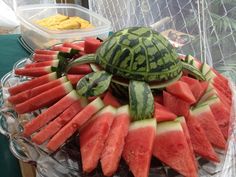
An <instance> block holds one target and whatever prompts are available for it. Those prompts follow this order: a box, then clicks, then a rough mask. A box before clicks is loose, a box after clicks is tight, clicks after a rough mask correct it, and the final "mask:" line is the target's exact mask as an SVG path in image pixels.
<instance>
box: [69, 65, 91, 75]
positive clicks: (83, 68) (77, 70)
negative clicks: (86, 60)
mask: <svg viewBox="0 0 236 177" xmlns="http://www.w3.org/2000/svg"><path fill="white" fill-rule="evenodd" d="M91 72H92V69H91V67H90V65H89V64H83V65H77V66H72V67H71V68H70V70H69V71H68V74H88V73H91Z"/></svg>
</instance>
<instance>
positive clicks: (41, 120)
mask: <svg viewBox="0 0 236 177" xmlns="http://www.w3.org/2000/svg"><path fill="white" fill-rule="evenodd" d="M78 99H79V96H78V94H77V93H76V91H74V90H73V91H71V92H70V93H69V94H67V95H66V96H65V97H63V98H62V99H61V100H59V101H58V102H57V103H55V104H54V105H52V106H51V107H49V108H48V109H47V110H46V111H44V112H43V113H42V114H40V115H38V116H37V117H35V118H34V119H32V120H31V121H29V122H28V123H27V124H25V126H24V132H23V134H24V135H25V136H30V135H31V134H33V133H34V132H35V131H37V130H39V129H40V128H41V127H43V126H45V125H46V124H47V123H48V122H50V121H51V120H52V119H54V118H55V117H57V116H58V115H59V114H61V113H62V112H63V111H64V110H65V109H67V108H68V107H69V106H70V105H72V104H73V103H74V102H76V101H77V100H78Z"/></svg>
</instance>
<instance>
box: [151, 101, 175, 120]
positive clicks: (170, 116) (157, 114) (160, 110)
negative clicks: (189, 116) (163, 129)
mask: <svg viewBox="0 0 236 177" xmlns="http://www.w3.org/2000/svg"><path fill="white" fill-rule="evenodd" d="M153 117H154V118H155V119H156V120H157V122H163V121H168V120H175V118H176V117H177V116H176V115H175V114H174V113H172V112H171V111H169V110H168V109H167V108H166V107H164V106H162V105H161V104H159V103H157V102H154V115H153Z"/></svg>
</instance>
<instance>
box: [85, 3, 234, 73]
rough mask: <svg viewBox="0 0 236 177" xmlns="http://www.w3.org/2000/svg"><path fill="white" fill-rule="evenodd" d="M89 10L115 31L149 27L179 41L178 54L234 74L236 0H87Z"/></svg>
mask: <svg viewBox="0 0 236 177" xmlns="http://www.w3.org/2000/svg"><path fill="white" fill-rule="evenodd" d="M89 7H90V8H91V9H92V10H94V11H96V12H97V13H99V14H101V15H103V16H104V17H105V18H107V19H109V20H110V21H111V23H112V26H113V30H114V31H117V30H119V29H122V28H124V27H128V26H152V27H153V28H154V29H155V30H157V31H159V32H162V33H164V34H165V35H166V36H168V37H169V38H170V39H173V40H174V39H175V38H178V39H177V40H179V41H180V42H181V43H182V44H183V45H181V46H178V50H179V52H180V53H184V54H192V55H193V56H196V57H197V58H199V59H201V60H202V61H206V62H207V63H208V64H210V65H213V66H214V67H215V68H217V69H219V70H222V71H225V70H227V71H232V72H234V70H236V69H235V67H236V61H235V60H236V42H235V41H236V40H235V39H236V1H235V0H204V1H203V0H202V1H199V0H129V1H127V0H113V1H111V0H90V1H89ZM176 36H177V37H176Z"/></svg>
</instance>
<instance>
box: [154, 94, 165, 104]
mask: <svg viewBox="0 0 236 177" xmlns="http://www.w3.org/2000/svg"><path fill="white" fill-rule="evenodd" d="M154 101H155V102H157V103H159V104H161V105H163V95H155V96H154Z"/></svg>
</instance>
